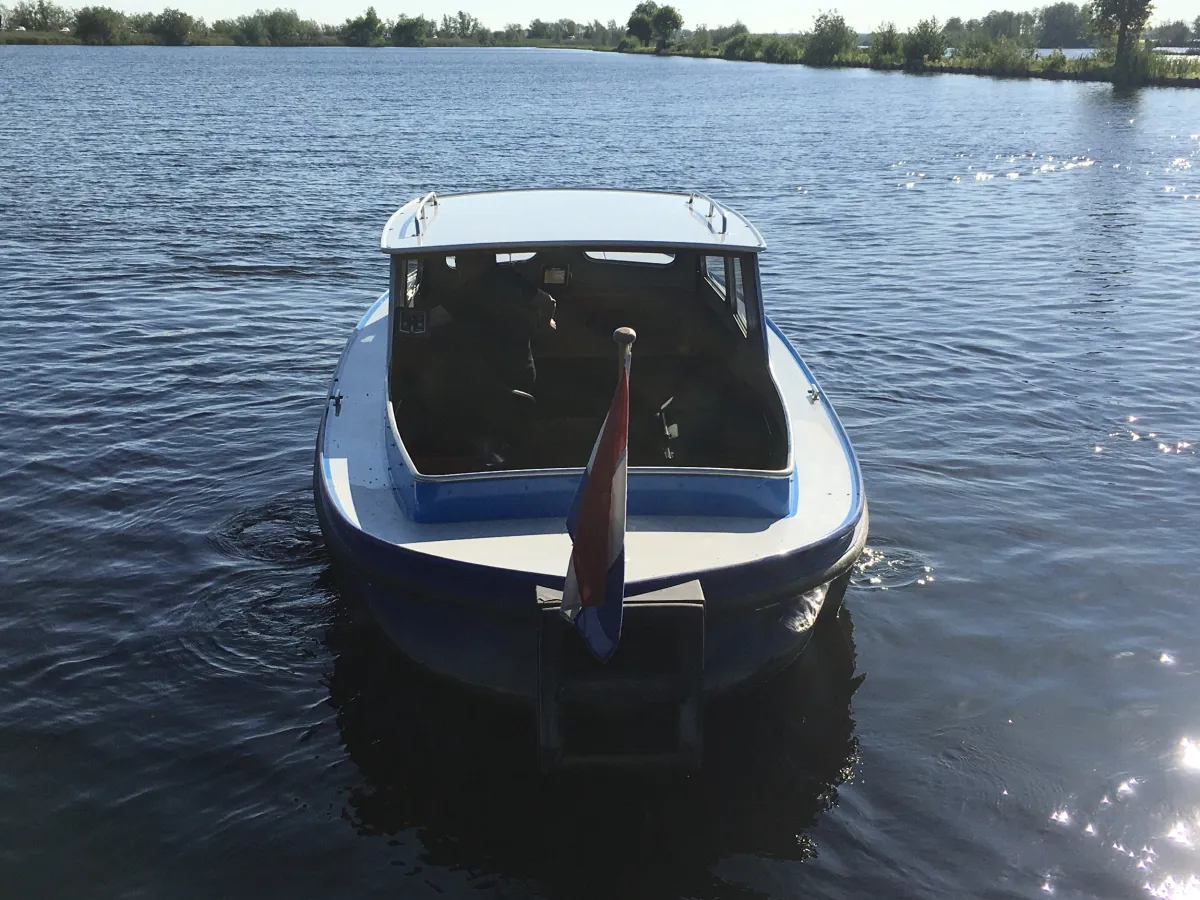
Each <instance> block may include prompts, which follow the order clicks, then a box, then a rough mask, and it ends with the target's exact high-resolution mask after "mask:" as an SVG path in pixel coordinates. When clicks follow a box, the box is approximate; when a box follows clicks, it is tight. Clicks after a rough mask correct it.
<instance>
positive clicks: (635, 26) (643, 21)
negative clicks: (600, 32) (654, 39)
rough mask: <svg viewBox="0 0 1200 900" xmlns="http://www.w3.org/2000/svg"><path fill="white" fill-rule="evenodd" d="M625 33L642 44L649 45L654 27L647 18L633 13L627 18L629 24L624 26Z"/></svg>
mask: <svg viewBox="0 0 1200 900" xmlns="http://www.w3.org/2000/svg"><path fill="white" fill-rule="evenodd" d="M625 33H626V34H628V35H630V36H632V37H635V38H637V39H638V40H639V41H641V42H642V43H643V44H648V43H650V36H651V35H652V34H653V33H654V25H653V23H652V22H651V20H650V17H649V16H644V15H641V14H640V13H634V14H633V15H631V16H630V17H629V22H628V23H627V24H626V25H625Z"/></svg>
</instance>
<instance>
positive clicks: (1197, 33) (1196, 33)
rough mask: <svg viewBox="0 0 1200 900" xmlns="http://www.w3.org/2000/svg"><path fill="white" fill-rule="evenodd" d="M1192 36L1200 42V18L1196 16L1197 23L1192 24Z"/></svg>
mask: <svg viewBox="0 0 1200 900" xmlns="http://www.w3.org/2000/svg"><path fill="white" fill-rule="evenodd" d="M1192 36H1193V37H1194V38H1195V39H1196V40H1198V41H1200V16H1196V21H1195V22H1193V23H1192Z"/></svg>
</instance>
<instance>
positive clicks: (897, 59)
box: [678, 0, 1200, 82]
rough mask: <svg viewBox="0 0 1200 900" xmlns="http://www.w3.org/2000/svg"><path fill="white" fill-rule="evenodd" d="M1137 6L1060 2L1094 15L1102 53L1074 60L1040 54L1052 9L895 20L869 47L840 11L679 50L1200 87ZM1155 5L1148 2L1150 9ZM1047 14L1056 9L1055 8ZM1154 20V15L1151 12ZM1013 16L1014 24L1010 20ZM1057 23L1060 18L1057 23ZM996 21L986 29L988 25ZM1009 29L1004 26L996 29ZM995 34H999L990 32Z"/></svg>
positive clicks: (1198, 77) (1107, 0)
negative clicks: (1154, 41)
mask: <svg viewBox="0 0 1200 900" xmlns="http://www.w3.org/2000/svg"><path fill="white" fill-rule="evenodd" d="M1131 2H1136V0H1096V2H1095V3H1093V4H1091V6H1090V7H1088V8H1080V7H1075V6H1074V4H1070V3H1060V4H1055V11H1056V13H1064V12H1071V11H1072V10H1071V9H1064V7H1071V8H1073V9H1074V11H1075V16H1076V17H1086V21H1087V22H1088V23H1089V28H1090V34H1092V35H1093V36H1094V38H1095V42H1096V43H1095V46H1096V52H1095V53H1094V54H1091V55H1088V56H1082V57H1078V58H1074V59H1072V58H1068V57H1067V56H1066V54H1065V53H1063V51H1062V48H1061V46H1060V47H1058V48H1055V49H1054V51H1053V52H1052V53H1049V54H1046V55H1039V54H1038V47H1039V45H1041V46H1043V47H1044V46H1045V45H1044V44H1042V43H1041V39H1042V38H1043V37H1044V36H1045V34H1046V31H1045V27H1046V25H1045V23H1046V22H1047V21H1048V18H1047V17H1046V16H1045V15H1044V13H1045V10H1040V11H1038V12H1036V13H1033V14H1029V15H1031V16H1032V23H1033V24H1032V25H1030V24H1029V23H1030V20H1024V22H1023V21H1022V19H1021V18H1020V16H1022V15H1025V14H1006V13H992V14H989V15H988V16H985V17H984V18H983V19H979V20H974V21H972V22H967V23H956V22H954V21H953V20H951V21H949V22H947V23H945V24H941V23H939V22H938V20H937V19H936V18H930V19H923V20H922V21H920V22H918V23H917V24H916V25H915V26H913V27H912V28H910V29H908V30H907V31H904V32H901V31H900V30H898V29H897V28H896V26H895V25H894V24H893V23H891V22H885V23H883V24H881V25H880V26H879V27H878V28H876V29H875V31H873V32H872V33H871V34H870V35H869V37H868V39H867V42H866V46H863V45H862V43H861V41H860V38H859V35H858V33H857V32H856V31H855V30H854V29H852V28H851V27H850V26H849V25H847V24H846V21H845V19H843V18H842V17H841V16H840V15H839V14H837V13H836V12H834V13H822V14H821V15H819V16H817V17H816V18H815V19H814V21H813V28H812V29H811V30H810V31H808V32H804V33H801V34H787V35H780V34H773V35H767V34H750V33H748V32H743V33H740V34H737V35H735V36H733V37H732V38H730V39H729V40H727V41H726V42H725V43H724V44H722V45H721V46H719V47H711V48H708V49H701V50H698V51H697V50H690V49H688V47H687V39H684V40H682V41H681V42H680V43H679V45H678V52H681V53H688V54H689V55H702V56H723V57H724V58H726V59H735V60H743V61H759V62H771V63H805V64H807V65H813V66H836V65H846V66H870V67H873V68H903V69H908V70H911V71H930V70H932V71H939V72H940V71H950V72H954V71H963V72H970V73H972V74H989V75H1031V76H1032V75H1038V76H1045V77H1084V78H1088V79H1090V80H1106V81H1146V80H1167V79H1188V81H1189V82H1195V81H1200V60H1197V59H1196V57H1188V56H1171V55H1168V54H1162V53H1153V52H1151V51H1150V49H1149V46H1148V42H1145V41H1143V40H1142V39H1141V36H1142V34H1143V32H1144V30H1145V23H1144V20H1143V21H1140V22H1139V20H1138V18H1137V17H1136V16H1131V15H1130V13H1129V9H1130V3H1131ZM1147 6H1148V4H1147ZM1046 9H1051V8H1050V7H1047V8H1046ZM1145 15H1147V16H1148V10H1146V11H1145ZM1010 16H1012V18H1010ZM1049 20H1051V21H1052V17H1051V18H1050V19H1049ZM985 22H986V23H988V25H984V24H983V23H985ZM998 23H1003V25H1002V27H996V26H997V25H998ZM989 29H992V30H989Z"/></svg>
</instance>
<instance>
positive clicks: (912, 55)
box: [901, 18, 946, 69]
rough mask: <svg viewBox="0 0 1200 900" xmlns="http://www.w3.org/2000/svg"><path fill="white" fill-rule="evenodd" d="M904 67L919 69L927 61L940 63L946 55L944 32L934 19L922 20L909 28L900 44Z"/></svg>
mask: <svg viewBox="0 0 1200 900" xmlns="http://www.w3.org/2000/svg"><path fill="white" fill-rule="evenodd" d="M901 54H902V55H903V57H904V67H905V68H907V69H921V68H923V67H924V66H925V63H926V61H927V60H931V61H933V62H941V60H942V57H944V56H945V55H946V32H945V31H944V30H943V29H942V26H940V25H939V24H938V20H937V19H936V18H933V19H922V20H921V21H920V22H918V23H917V26H916V27H915V28H910V29H909V31H908V33H907V34H906V35H904V40H903V42H902V43H901Z"/></svg>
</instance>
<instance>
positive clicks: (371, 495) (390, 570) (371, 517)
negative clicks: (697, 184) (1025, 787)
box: [313, 189, 868, 769]
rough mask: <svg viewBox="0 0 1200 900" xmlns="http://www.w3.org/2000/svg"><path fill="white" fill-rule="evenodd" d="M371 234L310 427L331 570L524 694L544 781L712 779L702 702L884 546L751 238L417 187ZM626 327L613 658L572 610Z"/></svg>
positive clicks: (784, 640)
mask: <svg viewBox="0 0 1200 900" xmlns="http://www.w3.org/2000/svg"><path fill="white" fill-rule="evenodd" d="M380 249H381V250H382V251H383V253H384V254H386V255H387V257H388V258H389V261H390V270H389V282H388V290H387V291H385V292H384V293H383V294H382V295H381V296H379V297H378V299H377V300H376V301H375V302H374V303H373V304H372V305H371V306H370V307H369V309H367V311H366V312H365V314H364V315H363V316H362V318H361V320H360V321H359V322H358V324H357V326H356V327H355V328H354V329H353V332H352V333H351V335H350V338H349V340H348V342H347V344H346V347H345V350H344V351H343V353H342V355H341V358H340V360H339V361H338V363H337V365H336V369H335V371H334V375H333V378H332V380H331V382H330V387H329V393H328V403H327V406H326V408H325V410H324V411H323V413H322V417H321V423H320V428H319V433H318V437H317V447H316V459H315V465H314V475H313V477H314V496H315V503H316V507H317V513H318V518H319V520H320V524H321V528H322V531H323V534H324V536H325V539H326V543H327V544H328V546H329V548H330V550H331V554H332V556H333V557H334V560H335V563H336V564H337V565H338V566H339V568H340V569H341V570H342V571H343V572H345V573H346V574H347V575H348V576H349V577H351V578H352V579H353V581H354V582H355V583H356V584H357V585H358V586H359V587H360V588H361V590H362V593H363V595H364V597H365V599H366V602H367V605H368V606H369V607H370V609H371V611H372V613H373V615H374V617H375V618H376V619H377V620H378V622H379V624H380V625H381V626H382V628H383V629H384V631H386V632H387V634H388V635H389V636H390V637H391V639H392V640H393V641H394V643H395V644H396V645H397V646H398V647H399V649H400V651H401V652H402V653H403V654H404V655H405V656H407V657H409V658H410V659H411V660H412V661H414V662H416V663H417V664H419V665H420V666H422V667H424V668H426V669H428V670H430V671H432V672H434V673H436V674H438V675H440V676H444V677H445V678H447V679H450V680H451V681H454V682H458V683H459V684H461V685H464V686H467V687H469V688H473V689H478V690H481V691H484V692H488V693H490V694H493V695H495V696H497V697H499V698H507V699H510V700H514V701H517V702H519V703H523V704H526V705H529V706H532V707H533V708H534V709H535V710H536V714H537V729H536V730H537V748H538V755H539V758H540V760H541V761H542V763H543V766H544V767H545V768H546V769H558V768H565V767H572V766H583V767H586V766H607V765H616V766H633V767H642V766H658V765H668V766H680V767H683V768H695V767H697V766H699V765H700V764H701V761H702V759H703V709H704V705H705V703H706V702H707V701H708V700H710V699H712V698H714V697H719V696H722V695H728V694H731V693H733V692H736V691H739V690H748V689H752V688H753V687H754V686H755V685H758V684H761V683H763V682H765V681H767V680H768V679H770V678H771V677H772V676H775V675H777V674H778V673H780V672H781V671H783V670H784V669H786V668H787V667H788V666H789V665H790V664H791V663H793V662H794V661H795V660H796V659H797V658H798V657H799V656H800V655H801V653H802V652H803V651H804V648H805V646H806V645H807V643H808V641H809V639H810V637H811V636H812V634H813V631H814V629H815V628H817V627H818V625H819V624H820V623H821V622H822V621H825V620H828V619H829V618H831V617H836V616H837V613H838V610H839V609H840V607H841V604H842V600H843V597H844V594H845V591H846V587H847V584H848V582H849V579H850V575H851V571H852V568H853V565H854V563H855V561H856V560H857V559H858V557H859V555H860V553H861V552H862V550H863V547H864V545H865V543H866V539H867V528H868V515H867V502H866V495H865V491H864V488H863V483H862V476H861V472H860V469H859V465H858V461H857V459H856V456H855V454H854V450H853V448H852V446H851V444H850V441H849V439H848V437H847V435H846V432H845V430H844V429H843V427H842V424H841V423H840V421H839V420H838V417H837V415H836V413H835V412H834V410H833V408H832V406H831V405H830V403H829V400H828V398H827V397H826V396H825V394H824V392H823V391H822V389H821V387H820V385H819V384H818V383H817V380H816V379H815V378H814V376H813V374H812V372H811V371H810V370H809V368H808V367H807V366H806V365H805V363H804V361H803V360H802V359H801V357H800V354H799V353H798V352H797V350H796V348H795V347H794V346H793V345H792V343H791V342H790V341H789V340H788V338H787V337H786V336H785V335H784V333H783V332H782V331H781V330H780V328H779V327H778V326H777V325H776V324H775V323H774V322H772V321H771V319H770V318H769V317H768V316H767V314H766V312H765V311H764V303H763V290H762V282H761V278H760V272H759V258H760V255H761V254H762V252H763V251H764V250H765V249H766V244H765V241H764V240H763V237H762V235H761V234H760V233H759V231H758V230H757V229H756V228H755V227H754V226H753V225H752V224H751V223H750V222H749V221H748V220H747V219H746V218H745V217H743V216H742V215H740V214H739V213H737V212H735V211H733V210H732V209H731V208H729V207H728V206H727V205H724V204H722V203H720V202H718V201H717V200H714V199H712V198H710V197H708V196H707V195H705V194H702V193H697V192H693V193H672V192H656V191H630V190H600V189H596V190H587V189H537V190H504V191H484V192H473V193H460V194H448V195H440V196H439V195H438V194H436V193H428V194H425V195H424V196H421V197H418V198H415V199H413V200H411V201H409V202H408V203H405V204H404V205H403V206H401V207H400V208H399V209H398V210H397V211H396V212H395V213H394V214H393V215H392V216H391V217H390V218H389V219H388V221H387V223H386V225H385V227H384V229H383V233H382V236H381V239H380ZM622 336H624V337H622ZM614 339H620V340H621V341H623V342H624V343H625V344H626V348H627V349H628V350H629V352H630V353H631V360H632V363H631V366H630V368H629V369H628V370H627V371H628V372H629V376H628V378H629V381H628V385H629V388H628V410H629V413H628V421H629V425H628V449H627V459H628V481H627V485H628V486H627V500H626V508H625V509H626V516H627V518H626V531H625V536H624V625H623V629H622V632H621V636H620V644H619V646H618V647H617V649H616V651H615V653H613V655H612V657H611V658H610V659H609V660H608V661H607V662H605V663H600V662H598V661H597V660H596V659H595V658H593V657H592V656H591V655H590V654H588V653H587V652H586V650H585V649H584V645H583V642H582V641H581V640H580V638H579V635H578V634H577V632H576V629H574V628H573V627H571V624H570V623H569V622H568V621H566V619H565V618H564V616H563V615H562V614H561V613H562V612H563V609H562V602H563V590H564V586H565V580H566V572H567V568H568V563H569V561H570V560H571V557H572V547H573V544H572V538H571V534H570V533H569V531H568V527H567V517H568V512H569V508H570V506H571V503H572V499H573V497H574V495H575V493H576V490H577V488H578V487H579V485H580V482H581V479H582V478H583V477H584V473H585V468H586V467H587V466H588V465H589V460H590V458H591V454H592V450H593V446H594V444H595V442H596V439H597V435H598V433H599V432H600V431H601V429H602V427H604V425H605V421H606V415H607V413H608V410H609V405H610V401H611V400H612V398H613V395H614V387H615V386H616V384H617V381H618V375H619V365H621V363H620V362H619V361H620V360H621V359H622V358H623V354H624V352H625V350H624V349H622V348H620V347H618V346H616V345H615V344H614ZM629 341H632V342H633V343H632V347H631V348H630V347H628V342H629Z"/></svg>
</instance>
